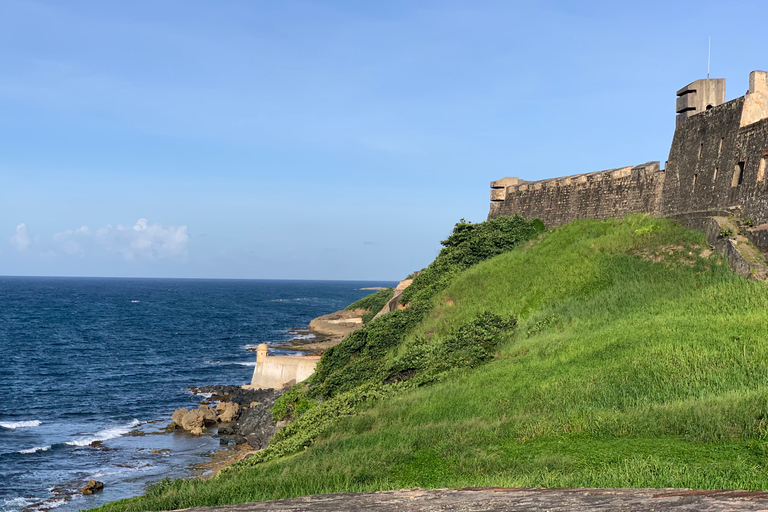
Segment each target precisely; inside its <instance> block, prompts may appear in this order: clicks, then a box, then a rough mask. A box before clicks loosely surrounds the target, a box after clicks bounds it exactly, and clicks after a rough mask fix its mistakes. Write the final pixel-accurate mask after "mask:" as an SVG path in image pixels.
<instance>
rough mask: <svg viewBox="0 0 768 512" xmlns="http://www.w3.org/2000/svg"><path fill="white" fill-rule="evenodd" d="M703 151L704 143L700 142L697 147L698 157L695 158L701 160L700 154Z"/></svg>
mask: <svg viewBox="0 0 768 512" xmlns="http://www.w3.org/2000/svg"><path fill="white" fill-rule="evenodd" d="M703 151H704V143H703V142H702V143H701V145H700V146H699V156H697V157H696V158H701V153H702V152H703Z"/></svg>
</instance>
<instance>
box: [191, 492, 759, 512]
mask: <svg viewBox="0 0 768 512" xmlns="http://www.w3.org/2000/svg"><path fill="white" fill-rule="evenodd" d="M186 510H187V511H189V512H259V511H266V510H269V511H273V512H305V511H312V512H322V511H328V512H330V511H334V512H352V511H358V510H376V511H381V512H390V511H392V512H394V511H406V510H407V511H409V512H432V511H446V510H450V511H453V512H470V511H472V512H480V511H483V512H495V511H525V512H545V511H548V512H565V511H569V512H607V511H611V512H615V511H622V512H634V511H638V512H640V511H643V512H664V511H675V512H680V511H697V512H736V511H739V512H745V511H750V512H752V511H754V512H757V511H768V492H763V491H705V490H687V489H531V488H501V487H478V488H469V489H436V490H424V489H409V490H400V491H382V492H370V493H340V494H319V495H314V496H305V497H301V498H292V499H287V500H276V501H261V502H254V503H243V504H241V505H228V506H223V507H195V508H190V509H186Z"/></svg>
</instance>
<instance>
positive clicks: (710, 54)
mask: <svg viewBox="0 0 768 512" xmlns="http://www.w3.org/2000/svg"><path fill="white" fill-rule="evenodd" d="M711 61H712V36H709V49H708V50H707V80H709V64H710V62H711Z"/></svg>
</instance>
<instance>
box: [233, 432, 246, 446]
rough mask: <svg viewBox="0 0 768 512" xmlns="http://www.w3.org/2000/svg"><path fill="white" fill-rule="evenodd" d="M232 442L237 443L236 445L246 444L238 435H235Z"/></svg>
mask: <svg viewBox="0 0 768 512" xmlns="http://www.w3.org/2000/svg"><path fill="white" fill-rule="evenodd" d="M232 440H233V441H234V442H235V444H243V443H245V442H246V441H245V438H244V437H243V436H241V435H238V434H235V435H233V436H232Z"/></svg>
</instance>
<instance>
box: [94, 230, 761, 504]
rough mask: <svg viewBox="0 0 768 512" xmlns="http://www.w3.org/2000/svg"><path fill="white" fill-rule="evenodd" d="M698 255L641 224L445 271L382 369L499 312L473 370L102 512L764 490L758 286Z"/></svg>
mask: <svg viewBox="0 0 768 512" xmlns="http://www.w3.org/2000/svg"><path fill="white" fill-rule="evenodd" d="M705 247H706V242H705V240H704V237H703V235H701V234H700V233H695V232H691V231H687V230H685V229H683V228H681V227H679V226H677V225H675V224H673V223H672V222H670V221H666V220H654V219H650V218H648V217H645V216H630V217H628V218H627V219H625V220H624V221H617V220H609V221H601V222H598V221H578V222H574V223H572V224H569V225H566V226H563V227H561V228H559V229H557V230H555V231H554V232H552V233H551V234H549V235H548V236H546V237H544V238H543V239H542V240H540V241H539V242H538V243H535V244H533V245H532V246H530V247H526V248H521V249H516V250H513V251H511V252H507V253H504V254H501V255H499V256H497V257H495V258H492V259H490V260H487V261H485V262H482V263H479V264H477V265H474V266H472V267H471V268H469V269H468V270H466V271H464V272H462V273H460V274H459V275H457V276H456V277H455V278H453V279H452V280H451V281H450V284H449V285H448V286H447V287H446V288H444V289H443V290H442V291H440V292H439V293H438V294H437V295H436V296H435V297H434V299H433V301H432V306H431V309H430V310H429V311H428V313H427V314H426V315H425V317H424V318H423V319H422V320H421V322H420V324H419V325H418V326H417V328H416V329H414V330H412V331H410V332H409V334H408V336H406V338H405V339H404V341H403V342H402V343H401V344H399V345H397V346H394V347H391V348H390V349H389V352H387V353H386V354H385V355H384V356H382V360H383V361H386V360H391V359H392V358H396V357H397V356H398V354H402V353H406V352H407V351H408V350H409V347H412V346H414V345H418V344H419V343H423V342H424V341H423V340H424V339H426V338H425V336H426V334H425V333H428V337H429V339H430V340H432V339H440V338H441V337H446V336H450V335H451V333H455V332H456V330H457V329H459V328H460V327H461V326H462V325H466V324H467V322H470V321H471V320H472V319H474V318H477V315H478V314H479V313H484V312H488V313H493V314H496V315H500V316H505V317H508V316H513V317H514V318H516V319H517V321H518V323H517V326H516V328H515V330H514V332H513V334H511V335H508V336H506V337H505V338H504V339H503V340H502V341H501V344H500V345H498V347H497V351H496V354H495V357H494V358H493V359H492V360H491V361H490V362H489V363H487V364H485V365H483V366H480V367H477V368H474V369H463V370H461V369H460V370H456V371H454V372H453V373H451V374H450V378H446V379H443V380H441V381H440V382H438V383H436V384H434V385H431V386H423V387H419V388H416V389H405V388H403V390H401V391H399V392H390V393H388V394H387V393H384V394H382V395H381V397H379V398H377V399H374V400H370V401H367V402H365V403H362V402H360V403H361V404H362V405H360V406H359V407H358V408H357V409H354V408H350V409H349V415H347V416H343V417H339V418H338V419H335V420H334V421H331V422H329V423H328V424H327V425H326V426H325V427H324V428H323V429H321V431H320V432H319V433H317V436H316V439H315V441H314V443H313V444H311V445H310V446H309V447H308V448H306V449H305V450H303V451H301V452H300V453H298V454H295V455H291V456H288V457H283V458H278V459H275V460H271V461H269V462H265V463H262V464H259V465H256V466H252V467H244V468H241V469H239V470H234V471H229V472H226V473H224V474H222V475H220V477H218V478H216V479H214V480H212V481H208V482H202V481H176V482H168V483H166V484H165V486H164V487H163V488H160V489H158V490H157V491H156V492H155V493H154V494H155V495H154V496H151V497H140V498H136V499H133V500H124V501H122V502H117V503H114V504H109V505H107V506H106V507H105V508H106V509H108V510H145V509H163V508H180V507H189V506H196V505H221V504H228V503H237V502H242V501H251V500H264V499H276V498H285V497H290V496H298V495H304V494H313V493H325V492H344V491H370V490H379V489H395V488H407V487H416V486H419V487H424V488H437V487H463V486H497V485H498V486H545V487H560V486H586V487H692V488H712V489H718V488H738V489H765V488H768V287H767V286H766V285H765V284H763V283H756V282H752V281H748V280H745V279H742V278H739V277H737V276H736V275H735V274H733V272H732V271H731V270H730V269H729V268H728V267H727V265H726V264H724V263H723V261H722V260H721V259H720V258H718V257H716V256H710V257H709V258H706V259H704V258H701V257H700V256H699V253H700V252H701V250H702V249H703V248H705ZM662 257H663V259H662ZM659 259H661V261H658V260H659ZM651 260H657V262H654V261H651ZM339 396H340V395H339ZM334 399H336V400H340V398H339V397H336V398H333V399H331V400H334ZM320 407H322V404H321V405H320V406H319V407H315V408H313V409H311V410H310V412H313V411H317V410H318V409H319V408H320ZM307 414H309V413H307ZM299 421H301V418H300V419H299Z"/></svg>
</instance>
